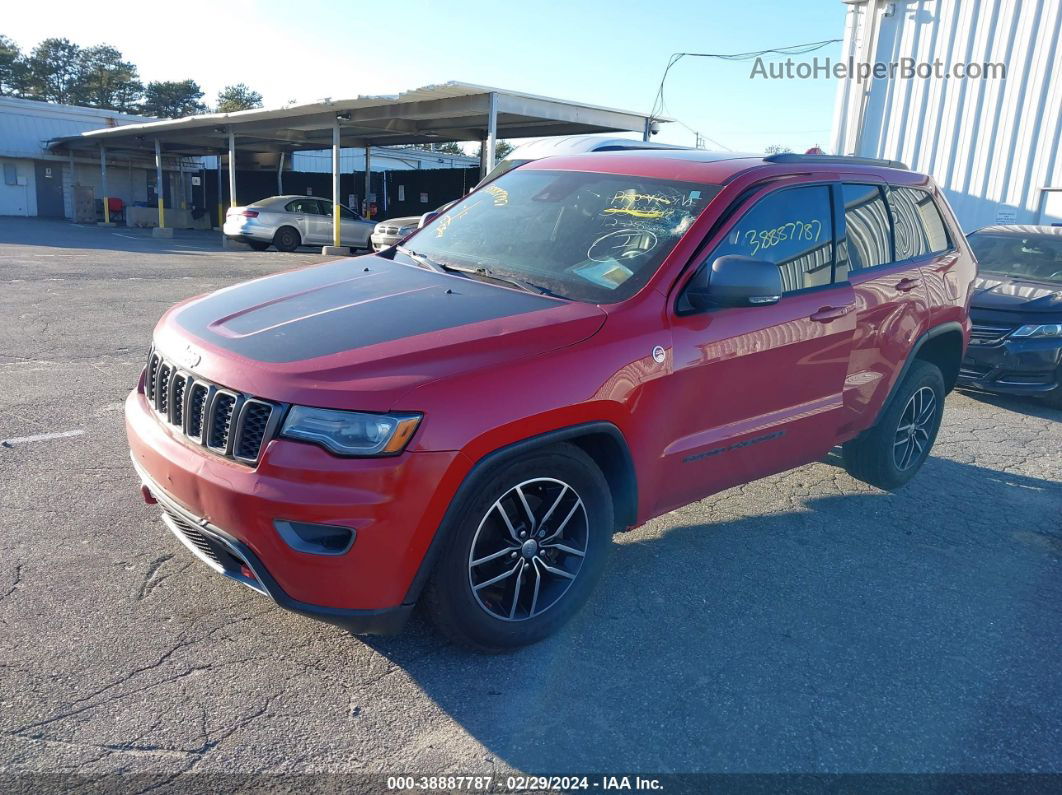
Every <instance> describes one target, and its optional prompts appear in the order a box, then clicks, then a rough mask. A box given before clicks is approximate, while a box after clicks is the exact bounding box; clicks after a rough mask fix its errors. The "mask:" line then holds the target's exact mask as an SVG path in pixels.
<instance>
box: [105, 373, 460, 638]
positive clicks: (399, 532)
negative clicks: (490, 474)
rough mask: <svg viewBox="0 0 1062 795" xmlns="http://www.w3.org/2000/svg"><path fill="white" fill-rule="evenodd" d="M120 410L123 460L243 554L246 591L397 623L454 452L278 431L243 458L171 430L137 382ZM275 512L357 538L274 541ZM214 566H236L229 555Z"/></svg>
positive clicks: (320, 611) (456, 466) (455, 459)
mask: <svg viewBox="0 0 1062 795" xmlns="http://www.w3.org/2000/svg"><path fill="white" fill-rule="evenodd" d="M125 415H126V432H127V436H128V439H129V447H130V452H131V455H132V459H133V463H134V465H135V466H136V468H137V471H138V473H139V474H140V476H141V479H142V480H143V481H144V483H145V485H146V486H147V489H148V491H150V492H151V493H152V494H153V495H154V496H155V497H156V499H159V500H160V502H163V501H165V502H164V506H165V505H173V506H176V509H177V511H178V515H181V516H183V517H184V518H185V519H186V520H189V521H191V522H192V523H193V529H195V530H196V531H197V532H200V533H202V534H205V535H206V536H207V541H208V542H210V541H213V542H216V543H218V544H221V545H222V547H223V549H222V551H226V550H227V551H229V552H232V553H233V554H234V556H235V558H236V560H242V562H243V563H246V564H247V568H248V569H249V570H250V573H251V575H253V580H254V581H256V582H257V584H258V585H259V586H260V587H259V588H256V590H261V591H263V592H264V593H267V594H269V595H270V596H271V597H273V598H274V599H276V601H277V602H278V603H279V604H280V605H282V606H284V607H287V608H289V609H292V610H296V611H297V612H301V613H306V614H309V615H314V616H316V617H319V618H323V619H325V620H327V621H332V622H333V623H340V620H341V621H342V622H343V625H344V626H347V627H349V628H355V629H356V631H367V632H376V631H382V630H380V629H379V628H378V627H380V626H391V625H392V623H391V622H392V621H394V622H397V623H399V624H400V620H401V617H404V613H406V612H408V607H409V606H410V605H411V604H412V602H413V601H414V600H415V597H416V594H415V593H414V592H413V591H412V585H413V582H414V578H415V577H416V575H417V574H418V572H419V569H420V566H421V563H422V561H423V559H424V555H425V553H426V551H427V549H428V546H429V545H430V543H431V541H432V538H433V537H434V536H435V531H436V529H437V528H438V526H439V524H440V523H441V521H442V517H443V514H444V513H445V510H446V508H447V506H448V505H449V502H450V499H451V498H452V496H453V494H454V492H456V489H457V486H458V485H459V483H460V481H461V479H462V478H463V477H464V475H465V474H466V472H467V469H468V468H467V467H466V466H465V464H464V461H465V459H464V457H463V456H460V454H459V453H456V452H417V453H408V452H407V453H404V454H402V455H400V456H395V457H393V458H380V459H343V458H337V457H335V456H332V455H330V454H329V453H327V452H325V451H324V450H322V449H320V448H318V447H315V446H313V445H309V444H303V443H300V442H294V441H289V440H285V439H273V440H272V441H270V442H268V444H267V446H266V447H265V449H264V450H263V452H262V454H261V457H260V458H259V461H258V464H257V466H255V467H251V466H248V465H246V464H240V463H237V462H235V461H232V460H230V459H227V458H223V457H221V456H219V455H216V454H214V453H212V452H210V451H208V450H206V449H205V448H203V447H202V446H200V445H198V444H196V443H194V442H192V441H190V440H188V439H187V438H186V437H184V436H182V435H180V434H179V433H177V432H174V431H172V430H171V429H170V428H169V427H168V426H167V425H165V424H164V423H162V422H160V421H159V420H158V418H157V416H156V415H155V413H154V409H153V408H151V406H150V405H149V404H148V402H147V399H146V398H145V396H144V394H143V392H141V391H140V390H139V389H138V390H134V391H133V392H132V393H131V394H130V396H129V398H128V399H127V401H126V406H125ZM275 519H281V520H287V521H292V522H308V523H317V524H329V525H340V526H346V527H351V528H353V529H354V530H355V531H356V533H357V539H356V541H355V542H354V544H353V546H352V547H351V548H350V549H349V550H348V551H347V552H346V553H344V554H341V555H330V556H329V555H316V554H311V553H308V552H302V551H298V550H296V549H293V548H292V547H291V546H289V545H288V544H287V543H286V542H285V541H284V540H283V538H282V537H281V536H280V534H279V533H278V532H277V530H276V527H275V525H274V520H275ZM171 529H172V527H171ZM230 563H232V562H231V561H230ZM241 565H242V564H241ZM222 568H223V569H225V568H227V569H229V570H228V571H222V572H221V573H223V574H227V575H228V576H232V575H231V573H232V572H239V573H241V574H244V575H245V576H246V573H245V572H242V570H241V569H240V568H238V567H237V566H236V565H235V564H234V563H232V565H229V566H227V567H226V566H223V567H222ZM234 579H239V577H234ZM418 581H419V580H418ZM245 584H248V585H251V584H252V583H249V582H245ZM252 587H254V586H253V585H252ZM387 612H397V613H400V614H403V615H402V616H401V617H399V616H384V615H383V614H384V613H387Z"/></svg>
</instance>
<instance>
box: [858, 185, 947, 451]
mask: <svg viewBox="0 0 1062 795" xmlns="http://www.w3.org/2000/svg"><path fill="white" fill-rule="evenodd" d="M912 193H914V194H917V193H919V191H914V190H913V189H911V188H890V187H889V186H888V185H885V184H883V183H876V182H871V181H869V180H868V181H866V182H855V181H852V182H848V181H846V182H845V183H844V184H843V185H842V186H841V191H840V198H841V206H840V207H839V208H838V211H837V215H838V216H839V217H840V218H841V219H842V229H841V244H840V245H839V246H838V261H837V278H838V279H839V280H841V279H847V280H848V282H850V283H851V285H852V289H853V290H854V291H855V306H856V313H855V322H856V331H855V339H854V341H853V345H852V356H851V361H850V363H849V367H848V375H847V377H846V379H845V390H844V403H845V411H846V414H847V420H846V424H845V429H844V433H845V436H846V437H851V436H853V435H855V434H856V433H858V432H859V431H861V430H863V429H865V428H867V427H869V426H870V425H872V424H873V423H874V420H875V418H876V417H877V415H878V412H879V410H880V408H881V406H882V404H883V403H884V401H885V398H886V396H887V395H888V393H889V390H890V389H891V388H892V386H893V384H894V383H895V380H896V377H897V376H898V374H899V372H900V370H901V368H902V367H903V363H904V360H905V359H906V358H907V355H908V353H909V352H910V350H911V347H912V345H913V344H914V342H915V340H916V339H918V337H919V336H920V335H921V334H922V332H923V331H924V330H925V328H926V325H927V319H928V315H927V311H928V310H927V301H926V285H925V280H924V278H923V274H922V270H921V268H920V265H922V264H923V263H924V262H925V261H926V258H927V248H928V244H927V241H926V233H925V230H924V228H923V227H922V224H921V221H920V220H919V215H918V212H917V205H916V202H915V200H916V199H917V198H918V197H917V196H912V195H911V194H912Z"/></svg>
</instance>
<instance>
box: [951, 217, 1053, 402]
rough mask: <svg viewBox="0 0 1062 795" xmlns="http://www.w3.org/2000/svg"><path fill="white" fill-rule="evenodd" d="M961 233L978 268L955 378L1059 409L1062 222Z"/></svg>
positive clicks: (980, 387) (991, 227)
mask: <svg viewBox="0 0 1062 795" xmlns="http://www.w3.org/2000/svg"><path fill="white" fill-rule="evenodd" d="M968 239H969V241H970V245H971V247H972V248H973V250H974V254H976V255H977V262H978V265H979V266H980V267H979V275H978V278H977V280H976V282H975V283H974V294H973V298H972V300H971V302H970V320H971V322H972V323H973V329H972V331H971V333H970V346H969V348H968V350H967V353H966V358H965V359H964V360H963V363H962V369H961V370H960V371H959V384H960V385H962V386H967V387H973V388H976V389H984V390H986V391H989V392H1001V393H1005V394H1011V395H1032V396H1036V397H1042V398H1044V399H1046V400H1047V401H1048V402H1049V403H1051V404H1052V405H1054V406H1057V407H1059V408H1062V227H1058V226H988V227H985V228H984V229H978V230H977V231H976V232H972V233H971V234H970V235H969V236H968Z"/></svg>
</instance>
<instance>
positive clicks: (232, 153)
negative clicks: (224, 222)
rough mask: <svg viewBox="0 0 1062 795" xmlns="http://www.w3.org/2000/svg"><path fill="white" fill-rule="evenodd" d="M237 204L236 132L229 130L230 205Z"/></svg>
mask: <svg viewBox="0 0 1062 795" xmlns="http://www.w3.org/2000/svg"><path fill="white" fill-rule="evenodd" d="M235 206H236V134H235V133H234V132H233V131H232V130H229V207H235Z"/></svg>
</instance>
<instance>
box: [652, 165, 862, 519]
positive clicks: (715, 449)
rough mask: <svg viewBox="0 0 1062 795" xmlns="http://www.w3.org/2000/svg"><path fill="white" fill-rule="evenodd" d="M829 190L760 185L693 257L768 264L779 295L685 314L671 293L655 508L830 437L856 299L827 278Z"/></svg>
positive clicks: (810, 454) (807, 452)
mask: <svg viewBox="0 0 1062 795" xmlns="http://www.w3.org/2000/svg"><path fill="white" fill-rule="evenodd" d="M833 191H834V188H832V187H831V185H829V184H812V185H805V186H801V187H785V188H776V189H774V190H767V191H764V192H761V193H760V194H758V195H757V197H755V198H753V199H752V200H751V204H749V205H748V206H747V208H746V209H745V210H743V211H741V210H739V211H738V214H737V216H736V220H734V221H733V222H732V223H731V224H730V225H729V226H728V227H727V228H725V229H724V230H721V234H722V235H723V237H722V239H720V240H719V242H717V243H716V244H715V245H714V247H713V248H712V250H711V251H710V252H709V253H708V255H707V256H706V257H705V259H704V261H703V262H702V263H701V264H700V267H705V266H708V265H710V263H712V262H714V261H715V259H716V258H718V257H720V256H723V255H725V254H742V255H746V256H751V257H755V258H757V259H761V260H762V259H766V260H769V261H771V262H774V263H776V264H777V265H778V267H779V269H780V270H781V275H782V283H783V288H784V291H785V292H784V294H783V295H782V297H781V299H780V300H779V301H778V302H777V303H775V304H773V305H764V306H749V307H740V308H726V309H718V310H711V311H707V312H693V311H692V310H691V309H690V308H689V307H688V306H683V302H682V301H681V299H680V301H679V304H678V307H677V309H676V312H675V317H674V318H673V320H672V340H673V346H674V347H673V351H674V365H673V367H674V369H673V372H672V374H671V375H670V376H669V377H668V384H667V385H666V387H665V388H666V390H667V394H668V398H667V400H666V405H667V411H666V416H661V417H659V418H658V422H659V427H660V430H661V431H663V432H665V433H666V439H664V443H665V449H664V451H663V455H662V457H661V464H662V466H661V467H659V468H658V470H659V477H660V479H659V482H658V483H657V489H656V493H657V494H659V495H660V496H659V502H658V504H657V505H656V506H654V508H655V510H656V511H659V510H667V509H668V508H671V507H674V506H676V505H682V504H685V503H688V502H691V501H693V500H696V499H699V498H701V497H703V496H705V495H706V494H710V493H713V492H715V491H719V490H720V489H723V488H727V487H729V486H732V485H734V484H737V483H744V482H747V481H749V480H752V479H754V478H758V477H762V476H764V475H768V474H770V473H772V472H779V471H782V470H785V469H789V468H791V467H794V466H798V465H800V464H803V463H806V462H808V461H812V460H815V459H816V458H818V457H820V456H821V455H823V454H825V453H826V451H828V450H829V449H830V448H831V447H832V446H833V445H834V444H835V443H836V442H837V440H838V430H839V427H840V424H841V420H842V391H843V387H844V382H845V376H846V374H847V370H848V360H849V353H850V351H851V346H852V335H853V331H854V328H855V314H854V312H853V308H854V303H855V297H854V294H853V291H852V287H851V285H850V284H848V283H847V282H845V281H842V282H839V283H838V282H835V281H834V278H833V266H834V256H835V249H836V245H835V244H836V241H835V230H834V219H833V215H834V199H833Z"/></svg>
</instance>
